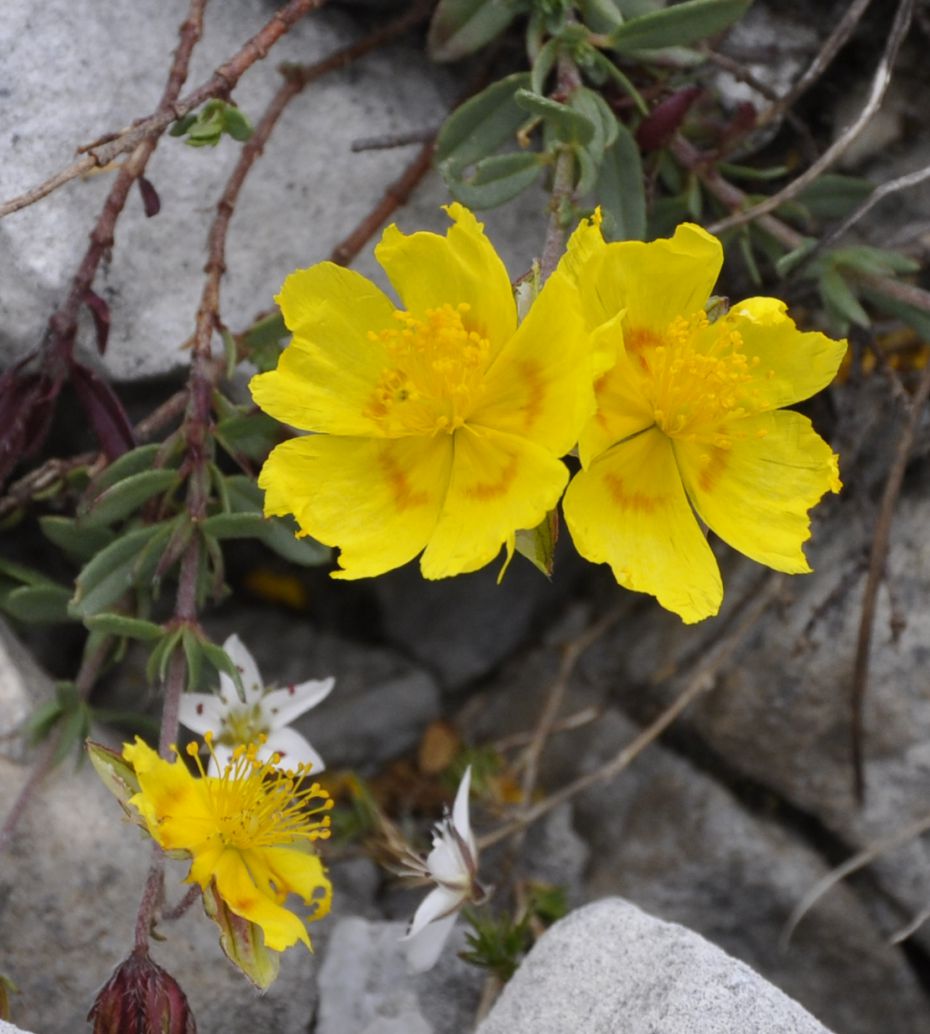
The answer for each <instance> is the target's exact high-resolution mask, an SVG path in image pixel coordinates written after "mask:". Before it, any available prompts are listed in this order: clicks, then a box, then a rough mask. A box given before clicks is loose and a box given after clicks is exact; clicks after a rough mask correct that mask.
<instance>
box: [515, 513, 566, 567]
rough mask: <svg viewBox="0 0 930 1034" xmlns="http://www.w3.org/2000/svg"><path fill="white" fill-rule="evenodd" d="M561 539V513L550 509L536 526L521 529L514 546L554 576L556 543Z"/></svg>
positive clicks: (533, 562)
mask: <svg viewBox="0 0 930 1034" xmlns="http://www.w3.org/2000/svg"><path fill="white" fill-rule="evenodd" d="M558 540H559V515H558V512H557V511H556V510H550V511H549V512H548V513H547V514H546V516H545V517H544V518H543V519H542V521H540V523H539V524H537V525H536V527H535V528H529V529H521V530H520V531H518V532H517V534H516V539H515V542H514V548H515V549H516V551H517V552H518V553H519V554H520V556H523V557H526V559H527V560H529V562H530V563H531V564H532V565H533V566H534V567H535V568H536V569H537V570H539V571H542V573H543V574H544V575H545V576H546V577H547V578H551V577H552V569H553V567H554V566H555V545H556V543H557V542H558Z"/></svg>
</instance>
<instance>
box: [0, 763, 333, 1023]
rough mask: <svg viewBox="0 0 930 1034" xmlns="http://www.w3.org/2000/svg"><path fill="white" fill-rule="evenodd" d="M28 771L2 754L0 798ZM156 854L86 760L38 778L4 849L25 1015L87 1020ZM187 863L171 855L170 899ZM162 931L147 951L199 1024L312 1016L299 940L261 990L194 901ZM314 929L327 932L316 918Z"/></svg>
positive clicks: (6, 930) (5, 944)
mask: <svg viewBox="0 0 930 1034" xmlns="http://www.w3.org/2000/svg"><path fill="white" fill-rule="evenodd" d="M24 775H25V770H24V769H23V768H21V767H19V766H15V765H12V764H10V763H9V762H5V761H2V760H0V799H4V800H6V799H9V796H10V791H11V789H12V788H14V787H16V788H18V786H19V785H20V783H21V781H22V779H23V777H24ZM149 857H150V841H148V840H147V839H146V838H144V837H143V836H142V834H141V833H140V832H139V831H138V830H137V829H136V828H135V827H134V826H131V825H130V824H129V823H128V821H127V820H125V819H124V818H122V815H121V812H120V809H119V806H118V804H117V803H116V801H115V800H114V799H113V797H112V796H111V795H110V794H109V792H108V791H107V790H106V789H105V788H104V787H103V785H102V784H101V783H100V781H99V780H98V779H97V777H96V775H95V774H94V772H93V771H92V769H91V768H90V766H89V765H87V764H85V765H83V766H82V767H81V768H80V769H78V770H77V771H74V770H73V769H72V768H71V765H70V764H69V763H68V762H65V764H64V765H63V766H62V767H61V769H59V770H58V771H57V772H56V773H55V774H54V775H53V776H52V777H51V778H50V779H49V780H48V781H47V782H46V783H45V784H43V788H42V790H41V791H40V795H39V797H38V798H36V799H34V800H33V801H32V804H31V806H30V808H29V809H28V810H27V811H26V813H25V815H24V817H23V818H22V820H21V824H20V826H19V827H18V833H17V835H16V837H15V838H14V840H13V843H12V846H11V848H10V850H9V852H8V853H7V854H4V855H0V945H2V947H0V971H2V972H5V973H6V974H7V975H8V976H9V977H10V979H12V980H13V981H14V983H15V984H17V986H18V987H19V990H20V993H19V994H18V995H16V996H15V997H14V1001H13V1008H14V1009H15V1010H16V1018H17V1020H18V1021H19V1022H21V1023H24V1024H26V1026H27V1027H29V1028H31V1029H34V1030H36V1031H41V1032H42V1034H74V1032H75V1031H82V1030H85V1029H86V1026H85V1022H84V1017H85V1016H86V1015H87V1012H88V1010H89V1009H90V1006H91V1004H92V1002H93V1000H94V996H95V994H96V992H97V989H98V988H99V987H100V986H101V984H102V983H103V982H104V981H105V980H106V979H107V977H109V975H110V973H111V972H112V971H113V969H114V968H115V967H116V965H117V964H118V963H119V962H121V961H122V960H123V958H125V956H126V955H127V954H128V952H129V949H130V948H131V946H132V930H133V923H134V920H135V914H136V909H137V907H138V904H139V897H140V894H141V891H142V886H143V883H144V880H145V875H146V872H147V870H148V865H149ZM185 871H186V866H185V864H184V863H181V862H169V863H168V876H169V881H168V890H167V898H168V901H169V902H176V901H178V900H179V899H180V898H181V897H182V896H183V894H184V893H185V891H186V889H187V888H186V885H182V884H181V882H180V879H181V877H182V876H183V874H184V872H185ZM325 922H326V920H324V921H323V923H325ZM323 923H321V924H319V926H322V925H323ZM160 931H161V933H162V934H163V935H165V936H166V938H167V940H165V941H164V942H162V943H157V942H156V943H154V944H153V948H152V955H153V957H154V958H155V960H156V961H157V962H158V963H159V964H160V965H162V966H163V967H164V968H165V969H167V970H168V972H169V973H171V974H172V975H173V976H174V977H175V979H176V980H177V981H178V982H179V983H180V985H181V986H182V988H183V989H184V991H185V993H186V994H187V997H188V1000H189V1002H190V1004H191V1008H192V1010H193V1012H194V1015H195V1017H196V1019H197V1022H198V1026H199V1029H200V1030H202V1031H215V1030H222V1031H226V1032H229V1034H239V1032H252V1031H255V1030H276V1031H277V1030H280V1031H292V1030H303V1029H305V1028H306V1026H307V1025H308V1024H309V1022H310V1017H311V1015H312V1013H313V1007H314V1001H315V997H316V987H315V982H314V979H313V975H314V969H315V965H316V963H315V961H314V959H313V957H312V956H310V955H309V954H308V953H307V952H306V951H305V950H304V949H303V948H300V950H299V951H298V950H292V951H290V952H286V953H285V954H284V955H283V957H282V966H281V976H280V977H279V979H278V981H277V982H276V983H275V984H274V985H273V986H272V988H271V989H270V990H269V991H268V992H267V993H266V994H265V995H259V994H258V993H257V992H256V991H255V990H254V988H253V987H252V986H251V985H250V984H249V983H248V981H247V980H246V979H245V977H243V976H242V975H241V974H240V973H239V972H238V971H236V970H235V969H233V967H232V966H231V965H230V964H229V963H228V961H227V960H226V959H225V958H224V957H223V955H222V952H221V950H220V947H219V943H218V937H217V932H216V928H215V927H214V926H213V924H212V923H211V922H210V921H209V920H208V919H207V918H206V917H205V916H204V915H203V912H202V909H201V907H200V905H199V904H195V905H194V906H193V907H192V908H191V909H190V910H189V911H188V912H187V914H186V915H185V916H184V917H182V918H181V919H180V920H178V921H177V922H173V923H167V922H165V923H162V924H161V926H160ZM311 936H312V937H313V939H314V941H315V942H321V941H322V940H324V939H325V938H322V937H318V933H317V930H315V929H311Z"/></svg>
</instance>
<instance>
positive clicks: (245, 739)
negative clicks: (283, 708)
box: [216, 704, 269, 747]
mask: <svg viewBox="0 0 930 1034" xmlns="http://www.w3.org/2000/svg"><path fill="white" fill-rule="evenodd" d="M268 731H269V729H268V723H267V722H266V721H264V720H263V713H262V709H261V707H260V706H259V705H258V704H252V705H251V707H240V708H234V709H233V710H230V711H228V712H227V713H226V714H225V715H224V716H223V718H222V723H221V728H220V734H219V736H217V738H216V739H217V743H222V744H223V745H224V746H227V747H235V746H236V745H237V744H240V743H254V742H256V741H257V740H258V739H259V737H261V736H265V735H267V733H268Z"/></svg>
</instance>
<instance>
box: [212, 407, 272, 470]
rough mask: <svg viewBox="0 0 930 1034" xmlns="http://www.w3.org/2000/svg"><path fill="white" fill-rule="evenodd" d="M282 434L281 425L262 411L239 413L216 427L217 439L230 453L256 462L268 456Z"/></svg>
mask: <svg viewBox="0 0 930 1034" xmlns="http://www.w3.org/2000/svg"><path fill="white" fill-rule="evenodd" d="M280 433H281V430H280V424H278V422H277V421H276V420H273V419H272V418H271V417H270V416H268V414H267V413H262V412H260V411H255V412H251V413H238V414H236V415H235V416H231V417H228V418H227V419H225V420H221V421H220V422H219V423H218V424H217V425H216V437H217V439H218V441H219V442H220V443H221V444H222V446H223V447H224V448H225V449H226V450H227V451H228V452H231V453H240V454H241V455H243V456H248V457H249V458H250V459H255V460H259V459H264V457H265V456H267V455H268V453H269V451H270V450H271V448H272V447H273V446H274V445H275V444H276V443H277V440H278V437H279V435H280Z"/></svg>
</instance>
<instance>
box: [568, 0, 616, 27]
mask: <svg viewBox="0 0 930 1034" xmlns="http://www.w3.org/2000/svg"><path fill="white" fill-rule="evenodd" d="M578 8H579V10H580V11H581V20H582V21H583V22H584V23H585V25H587V27H588V28H589V29H590V30H591V31H592V32H596V33H598V34H600V35H604V36H606V35H607V34H608V33H611V32H613V31H614V30H615V29H619V28H620V26H621V25H622V24H623V14H622V12H621V11H620V9H619V8H618V7H617V5H616V4H615V3H613V0H578Z"/></svg>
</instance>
